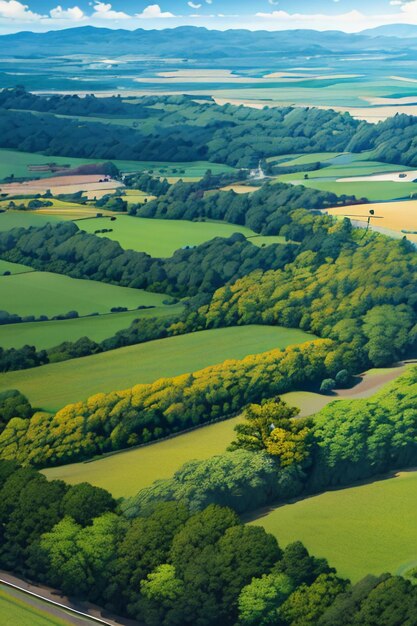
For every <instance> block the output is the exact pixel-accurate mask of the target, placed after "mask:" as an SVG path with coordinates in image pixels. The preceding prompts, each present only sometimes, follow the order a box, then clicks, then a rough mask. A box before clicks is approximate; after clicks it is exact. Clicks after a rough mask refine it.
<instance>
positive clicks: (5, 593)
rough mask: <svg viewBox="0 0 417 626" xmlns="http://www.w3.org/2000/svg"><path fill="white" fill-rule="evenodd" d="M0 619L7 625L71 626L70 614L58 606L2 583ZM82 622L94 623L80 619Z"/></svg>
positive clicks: (0, 588)
mask: <svg viewBox="0 0 417 626" xmlns="http://www.w3.org/2000/svg"><path fill="white" fill-rule="evenodd" d="M0 620H1V623H2V624H4V625H6V624H7V626H70V624H73V623H74V621H73V619H72V620H71V621H70V618H69V616H67V614H66V613H65V612H64V611H63V610H61V609H58V608H49V606H48V605H47V603H45V602H42V600H38V599H37V598H31V597H29V596H27V595H26V594H24V593H21V592H19V591H16V590H14V589H13V590H12V589H10V588H9V587H6V586H5V585H0ZM79 623H80V624H82V623H85V624H86V626H87V625H88V624H92V623H93V622H91V621H90V620H87V619H86V620H80V621H79Z"/></svg>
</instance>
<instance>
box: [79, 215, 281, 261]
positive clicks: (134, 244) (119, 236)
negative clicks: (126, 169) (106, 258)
mask: <svg viewBox="0 0 417 626" xmlns="http://www.w3.org/2000/svg"><path fill="white" fill-rule="evenodd" d="M78 226H79V228H81V229H82V230H85V231H87V232H88V233H94V231H95V230H99V229H102V228H112V229H113V232H111V233H103V234H99V236H100V237H108V238H109V239H113V240H115V241H118V242H119V243H120V245H121V246H122V247H123V248H125V249H132V250H139V251H141V252H147V253H148V254H150V255H151V256H153V257H169V256H172V254H173V253H174V252H175V250H178V249H179V248H182V247H184V246H198V245H199V244H201V243H204V242H205V241H209V240H210V239H213V238H214V237H230V236H231V235H233V233H242V235H244V236H245V237H253V236H254V235H255V234H256V233H254V232H253V231H252V230H251V229H250V228H246V227H245V226H236V225H235V224H226V223H225V222H190V221H186V220H163V219H146V218H143V217H130V216H128V215H122V216H118V217H117V220H116V221H115V222H110V220H109V219H108V218H105V217H99V218H95V219H91V220H83V221H82V222H79V223H78ZM252 241H253V243H258V238H254V239H253V240H252ZM282 241H283V239H282V237H281V238H280V237H262V241H259V244H261V243H262V244H263V243H282Z"/></svg>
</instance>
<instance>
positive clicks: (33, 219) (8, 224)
mask: <svg viewBox="0 0 417 626" xmlns="http://www.w3.org/2000/svg"><path fill="white" fill-rule="evenodd" d="M57 221H59V220H58V218H56V217H54V216H53V215H40V214H39V213H33V212H32V211H31V212H29V211H6V212H5V213H0V231H6V230H12V228H30V227H31V226H45V224H48V223H49V222H57Z"/></svg>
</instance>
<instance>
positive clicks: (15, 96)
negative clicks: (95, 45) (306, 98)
mask: <svg viewBox="0 0 417 626" xmlns="http://www.w3.org/2000/svg"><path fill="white" fill-rule="evenodd" d="M0 110H2V114H1V116H0V147H2V148H14V149H17V150H23V151H29V152H42V153H44V154H48V155H60V156H73V157H83V158H99V159H104V160H110V159H130V160H150V161H152V160H153V161H158V160H161V155H163V160H164V161H183V162H184V161H197V160H201V159H207V160H209V161H212V162H218V163H226V164H228V165H231V166H234V167H238V168H241V167H242V168H250V167H256V166H257V165H258V162H259V159H263V158H267V157H269V156H277V155H281V154H282V155H284V154H289V153H293V154H296V153H299V152H301V153H305V152H307V153H308V152H339V151H340V152H344V151H352V152H360V151H363V150H373V151H374V158H377V159H378V160H381V161H385V162H389V163H399V164H403V165H411V166H416V165H417V157H416V156H415V155H416V150H415V147H416V142H417V119H416V118H415V117H413V116H408V115H396V116H395V117H392V118H388V119H387V120H386V121H384V122H379V123H378V124H369V123H367V122H358V121H357V120H354V119H353V118H352V117H351V116H350V115H349V114H348V113H344V114H341V113H336V112H335V111H331V110H330V111H327V110H321V109H314V108H306V109H303V108H291V107H286V108H278V107H274V108H268V107H265V108H264V109H262V110H258V109H251V108H247V107H244V106H234V105H230V104H226V105H223V106H218V105H215V104H214V103H213V102H211V101H208V102H195V101H193V100H192V99H191V98H189V97H186V96H161V97H149V96H148V97H144V98H141V99H140V100H139V101H138V100H137V99H135V100H134V101H133V102H132V103H130V102H129V100H126V101H125V100H122V99H121V98H119V97H112V98H95V97H94V96H89V97H87V98H85V99H84V98H79V97H78V96H53V97H50V98H44V97H40V96H35V95H33V94H30V93H28V92H26V91H25V89H24V88H23V87H16V88H14V89H9V90H7V89H5V90H3V91H2V92H0ZM31 111H33V113H32V112H31ZM54 114H59V115H64V116H65V115H66V116H68V117H67V118H65V117H64V118H62V117H56V115H54ZM93 115H94V117H95V118H96V117H97V116H98V117H100V116H102V117H103V122H105V118H106V116H107V117H112V116H114V117H116V118H117V117H120V118H123V117H128V118H129V119H132V120H133V121H132V127H131V128H129V127H127V126H122V125H117V124H107V125H104V124H103V123H100V122H96V121H88V119H87V120H85V119H84V118H88V116H93ZM71 116H73V117H74V119H71ZM77 116H82V117H83V120H79V119H77ZM136 120H137V121H136Z"/></svg>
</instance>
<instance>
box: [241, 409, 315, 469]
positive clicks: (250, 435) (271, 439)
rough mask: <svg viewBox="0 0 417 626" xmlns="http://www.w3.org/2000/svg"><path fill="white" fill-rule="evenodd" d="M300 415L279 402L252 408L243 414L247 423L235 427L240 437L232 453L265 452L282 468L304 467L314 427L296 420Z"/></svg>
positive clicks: (308, 422)
mask: <svg viewBox="0 0 417 626" xmlns="http://www.w3.org/2000/svg"><path fill="white" fill-rule="evenodd" d="M298 413H299V409H297V408H294V407H290V406H288V405H287V404H286V403H285V402H284V401H282V400H281V399H280V398H278V399H276V400H266V401H265V402H263V403H262V404H251V405H249V407H247V408H246V409H245V410H244V412H243V418H244V419H245V422H243V423H242V424H237V426H235V431H236V434H237V437H236V440H235V441H233V442H232V444H231V445H230V446H229V450H236V449H239V448H243V449H245V450H253V451H261V450H265V451H266V452H267V453H268V454H270V455H271V456H274V457H276V458H277V459H278V460H279V462H280V465H281V466H282V467H285V466H288V465H292V464H293V463H303V462H304V461H305V460H306V459H307V457H308V453H309V440H310V426H311V423H310V421H308V420H294V419H293V418H294V417H296V416H297V415H298Z"/></svg>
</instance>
